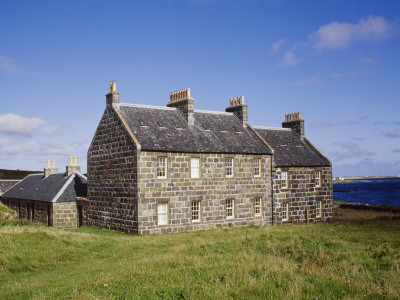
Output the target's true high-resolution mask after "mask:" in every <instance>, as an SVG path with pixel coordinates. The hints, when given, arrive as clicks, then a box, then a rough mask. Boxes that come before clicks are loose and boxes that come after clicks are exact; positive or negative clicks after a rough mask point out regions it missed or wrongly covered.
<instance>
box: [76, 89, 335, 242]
mask: <svg viewBox="0 0 400 300" xmlns="http://www.w3.org/2000/svg"><path fill="white" fill-rule="evenodd" d="M119 98H120V94H119V93H118V92H117V90H116V83H115V82H112V83H111V84H110V92H109V93H108V94H107V95H106V108H105V111H104V113H103V116H102V118H101V120H100V123H99V125H98V127H97V130H96V133H95V135H94V137H93V140H92V143H91V145H90V147H89V150H88V193H87V205H86V207H85V212H84V219H83V223H84V224H85V225H87V226H90V227H97V228H105V229H109V230H115V231H123V232H132V233H140V234H147V233H164V232H177V231H186V230H200V229H208V228H214V227H226V226H246V225H252V224H255V225H271V224H274V223H285V222H287V223H292V222H314V221H322V220H326V219H329V218H331V217H332V184H331V173H332V169H331V163H330V162H329V160H328V159H327V158H325V157H324V156H323V155H322V154H321V153H319V152H318V150H317V149H316V148H315V147H314V146H313V145H312V144H311V143H310V142H309V141H308V140H307V139H305V137H304V136H303V135H304V121H303V120H301V118H300V114H297V115H296V116H297V118H295V115H293V114H290V119H289V117H288V116H287V119H286V120H285V122H284V123H282V125H283V127H285V128H287V127H288V128H287V129H276V128H265V127H262V128H261V127H256V128H254V127H252V126H251V125H250V124H249V123H248V122H247V120H248V116H247V105H246V104H245V103H244V97H243V96H241V97H237V98H232V99H230V105H229V106H228V107H227V108H226V111H225V112H212V111H200V110H195V109H194V99H193V98H192V97H191V96H190V89H186V90H182V91H179V92H176V93H172V94H171V95H170V101H169V103H168V104H167V107H157V106H148V105H136V104H125V103H120V100H119ZM299 130H300V131H299ZM301 130H302V131H301ZM282 143H284V144H282Z"/></svg>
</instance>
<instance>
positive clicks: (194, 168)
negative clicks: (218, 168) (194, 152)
mask: <svg viewBox="0 0 400 300" xmlns="http://www.w3.org/2000/svg"><path fill="white" fill-rule="evenodd" d="M190 177H191V178H199V177H200V159H199V158H191V159H190Z"/></svg>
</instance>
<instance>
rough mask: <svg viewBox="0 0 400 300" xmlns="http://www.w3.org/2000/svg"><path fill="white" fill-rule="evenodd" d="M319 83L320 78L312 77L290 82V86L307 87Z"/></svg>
mask: <svg viewBox="0 0 400 300" xmlns="http://www.w3.org/2000/svg"><path fill="white" fill-rule="evenodd" d="M319 82H321V78H320V77H319V76H313V77H310V78H306V79H303V80H296V81H293V82H292V85H308V84H316V83H319Z"/></svg>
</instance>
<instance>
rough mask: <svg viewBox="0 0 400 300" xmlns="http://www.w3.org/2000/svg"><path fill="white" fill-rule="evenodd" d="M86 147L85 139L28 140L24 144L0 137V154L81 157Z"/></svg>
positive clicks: (84, 153)
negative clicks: (65, 140) (64, 140)
mask: <svg viewBox="0 0 400 300" xmlns="http://www.w3.org/2000/svg"><path fill="white" fill-rule="evenodd" d="M88 147H89V145H88V142H87V141H86V140H76V141H70V142H65V143H58V142H43V143H39V142H36V141H28V142H26V143H24V144H21V145H18V144H16V143H11V142H10V141H7V140H4V139H3V140H2V139H0V156H15V155H28V156H44V157H50V156H52V155H62V156H70V155H79V156H81V157H83V156H86V151H87V149H88Z"/></svg>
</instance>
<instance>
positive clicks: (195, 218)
mask: <svg viewBox="0 0 400 300" xmlns="http://www.w3.org/2000/svg"><path fill="white" fill-rule="evenodd" d="M200 220H201V203H200V201H192V222H193V223H195V222H200Z"/></svg>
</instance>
